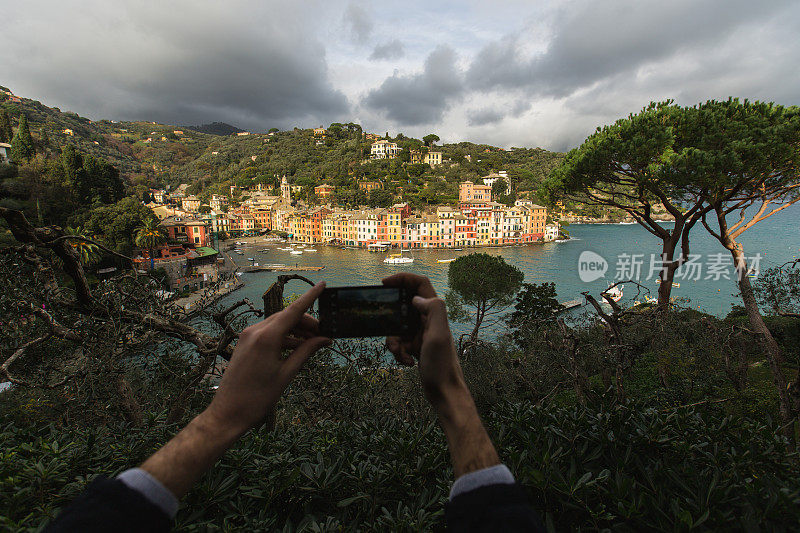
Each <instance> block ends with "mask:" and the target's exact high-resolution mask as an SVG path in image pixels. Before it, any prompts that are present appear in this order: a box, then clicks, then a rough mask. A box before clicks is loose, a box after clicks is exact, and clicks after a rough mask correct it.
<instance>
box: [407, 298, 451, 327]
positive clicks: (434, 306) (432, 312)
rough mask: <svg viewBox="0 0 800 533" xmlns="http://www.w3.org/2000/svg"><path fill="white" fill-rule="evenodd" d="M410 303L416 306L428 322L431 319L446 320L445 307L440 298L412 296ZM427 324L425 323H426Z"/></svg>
mask: <svg viewBox="0 0 800 533" xmlns="http://www.w3.org/2000/svg"><path fill="white" fill-rule="evenodd" d="M411 305H413V306H414V307H416V308H417V310H418V311H419V312H420V314H421V315H422V316H423V317H424V318H425V319H426V320H425V322H426V323H427V322H429V321H430V320H431V319H433V320H436V321H437V322H438V321H441V320H442V319H444V320H445V321H446V320H447V307H446V306H445V304H444V301H443V300H442V299H441V298H421V297H419V296H414V298H413V299H412V300H411ZM426 325H427V324H426Z"/></svg>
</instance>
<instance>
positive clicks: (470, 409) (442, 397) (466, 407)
mask: <svg viewBox="0 0 800 533" xmlns="http://www.w3.org/2000/svg"><path fill="white" fill-rule="evenodd" d="M430 401H431V405H433V408H434V410H435V411H436V414H437V415H438V417H439V420H440V421H441V423H442V425H443V426H451V425H455V426H460V425H463V424H464V423H466V422H467V421H469V420H474V419H476V418H478V410H477V408H476V407H475V402H474V401H473V399H472V394H471V393H470V392H469V389H468V388H467V385H466V384H465V383H464V382H463V381H462V382H461V383H459V384H456V385H454V386H451V387H448V388H444V389H438V390H437V392H436V393H435V394H432V395H431V400H430Z"/></svg>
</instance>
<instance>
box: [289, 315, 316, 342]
mask: <svg viewBox="0 0 800 533" xmlns="http://www.w3.org/2000/svg"><path fill="white" fill-rule="evenodd" d="M292 331H305V332H308V333H313V335H309V336H310V337H316V336H317V333H318V332H319V320H317V319H316V318H314V317H313V316H311V315H307V314H306V315H303V316H302V317H300V321H299V322H298V323H297V324H296V325H295V327H294V328H292Z"/></svg>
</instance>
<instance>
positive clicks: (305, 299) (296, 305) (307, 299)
mask: <svg viewBox="0 0 800 533" xmlns="http://www.w3.org/2000/svg"><path fill="white" fill-rule="evenodd" d="M324 289H325V282H324V281H320V282H319V283H317V284H316V285H314V286H313V287H311V288H310V289H308V290H307V291H306V292H305V293H303V294H302V295H301V296H300V298H298V299H297V300H295V301H294V302H292V303H291V304H290V305H289V306H287V307H286V309H284V310H283V311H281V312H280V313H276V317H275V318H276V322H277V325H278V327H279V328H280V329H282V330H283V331H288V330H290V329H292V328H293V327H295V325H297V323H298V322H299V321H300V319H301V318H302V317H303V315H304V314H305V312H306V311H308V309H309V308H310V307H311V305H312V304H313V303H314V300H316V299H317V298H318V297H319V295H320V294H322V291H323V290H324ZM278 315H279V316H278Z"/></svg>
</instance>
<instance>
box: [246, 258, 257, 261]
mask: <svg viewBox="0 0 800 533" xmlns="http://www.w3.org/2000/svg"><path fill="white" fill-rule="evenodd" d="M247 260H248V261H255V259H253V258H252V257H248V258H247Z"/></svg>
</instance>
